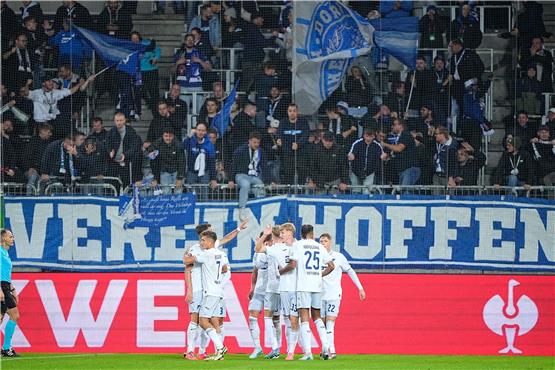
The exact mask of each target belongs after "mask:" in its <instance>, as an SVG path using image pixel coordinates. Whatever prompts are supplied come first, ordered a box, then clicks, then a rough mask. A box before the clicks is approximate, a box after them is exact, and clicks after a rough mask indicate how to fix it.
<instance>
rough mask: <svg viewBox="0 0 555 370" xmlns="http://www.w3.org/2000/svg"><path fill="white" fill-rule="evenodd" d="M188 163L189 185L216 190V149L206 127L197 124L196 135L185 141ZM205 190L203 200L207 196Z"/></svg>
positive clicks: (205, 190)
mask: <svg viewBox="0 0 555 370" xmlns="http://www.w3.org/2000/svg"><path fill="white" fill-rule="evenodd" d="M183 147H184V148H185V154H186V162H187V184H210V187H212V188H215V187H216V185H217V183H216V149H215V148H214V144H212V142H211V141H210V140H209V139H208V137H207V136H206V125H205V124H204V123H197V126H196V128H195V133H194V134H193V136H191V137H187V138H186V139H185V140H183ZM207 190H208V189H205V188H203V191H202V192H201V193H202V195H201V197H202V198H205V197H204V196H205V195H206V194H207Z"/></svg>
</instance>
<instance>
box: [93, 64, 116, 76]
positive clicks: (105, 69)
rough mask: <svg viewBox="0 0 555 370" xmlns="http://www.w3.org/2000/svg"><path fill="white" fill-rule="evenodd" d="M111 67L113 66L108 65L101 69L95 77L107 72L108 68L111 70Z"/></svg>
mask: <svg viewBox="0 0 555 370" xmlns="http://www.w3.org/2000/svg"><path fill="white" fill-rule="evenodd" d="M110 68H112V66H109V67H106V68H104V69H103V70H101V71H100V72H98V73H97V74H95V75H94V77H95V78H96V77H98V76H99V75H100V74H102V73H104V72H106V71H107V70H109V69H110Z"/></svg>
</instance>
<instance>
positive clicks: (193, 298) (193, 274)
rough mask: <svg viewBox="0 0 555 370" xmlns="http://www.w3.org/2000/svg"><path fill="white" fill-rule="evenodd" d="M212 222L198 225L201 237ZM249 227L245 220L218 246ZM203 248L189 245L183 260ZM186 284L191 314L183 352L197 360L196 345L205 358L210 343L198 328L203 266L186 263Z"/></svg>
mask: <svg viewBox="0 0 555 370" xmlns="http://www.w3.org/2000/svg"><path fill="white" fill-rule="evenodd" d="M211 227H212V226H211V225H210V224H200V225H197V227H196V228H195V231H196V233H197V235H198V236H199V238H200V235H201V234H202V232H204V231H206V230H211ZM246 227H247V221H243V222H242V223H241V224H240V225H239V227H238V228H237V229H235V230H233V231H232V232H230V233H228V234H227V235H226V236H224V237H223V238H222V239H220V240H218V241H217V242H216V246H217V247H221V246H223V245H225V244H227V243H229V242H230V241H231V240H233V239H234V238H235V237H237V235H238V233H239V231H241V230H244V229H245V228H246ZM201 250H202V248H201V247H200V244H198V243H196V244H194V245H192V246H189V247H187V248H186V249H185V253H184V255H183V261H184V263H185V258H186V257H188V256H189V257H190V256H196V255H197V254H198V253H199V252H200V251H201ZM185 284H186V288H187V294H186V296H185V300H186V301H187V303H188V304H189V314H190V321H189V326H188V328H187V352H186V353H184V354H183V356H184V357H185V358H187V359H188V360H196V359H197V356H195V353H194V350H195V347H196V346H197V345H198V346H199V356H198V357H199V358H201V359H203V358H205V357H206V355H205V350H206V346H207V345H208V342H209V338H208V337H207V336H206V334H205V332H204V331H203V330H198V323H199V317H198V312H199V308H200V304H201V301H202V290H203V289H202V278H201V266H200V264H198V263H195V264H190V265H187V264H186V263H185Z"/></svg>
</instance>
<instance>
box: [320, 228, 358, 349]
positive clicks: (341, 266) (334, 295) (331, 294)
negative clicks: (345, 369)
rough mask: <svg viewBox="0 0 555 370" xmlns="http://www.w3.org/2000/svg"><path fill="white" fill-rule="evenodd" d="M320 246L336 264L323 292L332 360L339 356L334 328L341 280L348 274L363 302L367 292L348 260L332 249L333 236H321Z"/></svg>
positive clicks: (326, 279) (324, 315)
mask: <svg viewBox="0 0 555 370" xmlns="http://www.w3.org/2000/svg"><path fill="white" fill-rule="evenodd" d="M320 244H322V245H323V246H324V248H325V249H326V251H327V253H329V255H330V257H331V260H332V261H333V263H334V264H335V268H334V269H333V271H332V272H330V273H329V274H328V275H326V276H325V277H324V279H323V292H322V316H323V317H324V319H325V321H326V330H327V336H328V343H329V348H330V359H335V358H336V357H337V355H336V354H335V338H334V328H335V320H336V319H337V315H338V314H339V305H340V304H341V293H342V290H341V278H342V276H343V273H344V272H346V273H347V274H348V275H349V277H350V278H351V280H352V281H353V283H354V284H355V285H356V287H357V289H358V295H359V297H360V300H361V301H363V300H365V299H366V292H364V288H363V287H362V284H361V283H360V280H359V279H358V276H357V273H356V272H355V270H353V268H352V267H351V265H350V264H349V262H348V261H347V258H345V256H344V255H343V254H341V253H340V252H336V251H333V250H332V249H331V235H330V234H327V233H326V234H322V235H320Z"/></svg>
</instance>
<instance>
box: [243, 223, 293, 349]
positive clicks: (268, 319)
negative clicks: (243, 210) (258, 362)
mask: <svg viewBox="0 0 555 370" xmlns="http://www.w3.org/2000/svg"><path fill="white" fill-rule="evenodd" d="M280 234H281V230H280V227H279V226H274V227H272V226H270V225H268V226H266V228H264V231H263V232H262V237H261V238H259V239H258V240H257V243H256V245H255V252H256V253H264V254H265V255H266V262H267V264H268V270H267V276H268V282H267V284H266V293H265V295H264V337H265V340H266V342H267V343H270V346H271V347H272V350H271V351H270V352H269V353H268V354H267V355H266V356H264V358H266V359H274V358H279V349H280V346H281V345H280V344H281V324H280V322H279V314H280V309H281V299H280V295H279V285H280V276H279V272H278V262H277V261H278V260H281V259H283V260H285V258H286V256H288V255H289V248H288V247H287V246H286V245H284V244H283V243H282V240H281V236H280ZM270 235H271V237H272V238H271V242H269V243H268V242H267V243H264V240H265V238H267V237H268V236H270ZM249 307H250V305H249ZM250 310H251V309H250V308H249V311H250ZM251 317H252V315H251ZM255 330H256V329H255ZM253 354H254V352H253ZM251 355H252V354H251ZM251 358H252V357H251Z"/></svg>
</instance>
